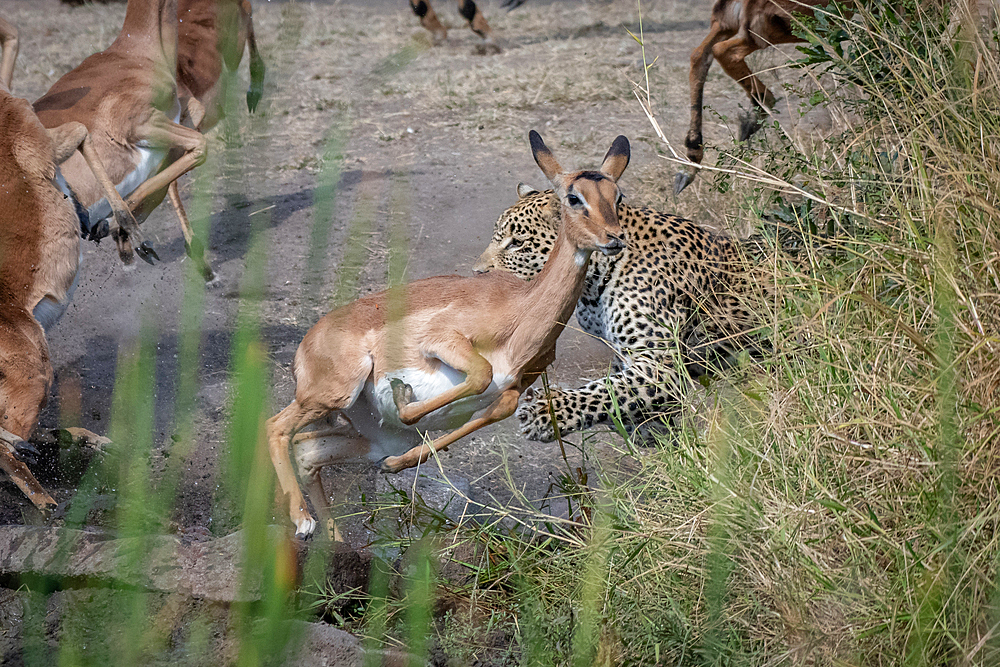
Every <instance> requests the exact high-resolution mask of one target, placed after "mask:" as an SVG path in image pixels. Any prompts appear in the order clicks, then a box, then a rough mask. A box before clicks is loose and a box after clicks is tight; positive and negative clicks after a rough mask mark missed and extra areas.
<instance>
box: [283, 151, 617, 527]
mask: <svg viewBox="0 0 1000 667" xmlns="http://www.w3.org/2000/svg"><path fill="white" fill-rule="evenodd" d="M531 145H532V150H533V153H534V155H535V161H536V162H537V163H538V165H539V167H541V169H542V171H543V172H544V173H545V175H546V176H547V177H548V178H549V180H550V181H551V182H552V183H553V185H554V186H555V187H556V190H557V192H559V196H560V198H561V200H562V201H563V203H564V207H563V220H562V226H561V229H560V233H559V237H558V239H557V241H556V243H555V247H554V248H553V250H552V254H551V255H550V258H549V261H548V262H547V263H546V265H545V267H544V268H543V269H542V271H541V273H540V274H539V275H538V277H537V278H536V279H535V280H533V281H532V282H530V283H524V282H522V281H520V280H518V279H516V278H514V277H512V276H509V275H505V274H502V273H488V274H484V275H480V276H475V277H471V278H463V277H458V276H441V277H437V278H427V279H425V280H419V281H416V282H414V283H410V284H408V285H406V286H404V287H402V288H399V290H398V291H394V292H383V293H381V294H377V295H373V296H369V297H366V298H363V299H359V300H358V301H355V302H354V303H352V304H349V305H347V306H344V307H343V308H339V309H338V310H335V311H333V312H332V313H330V314H328V315H327V316H326V317H324V318H323V319H321V320H320V321H319V322H318V323H317V324H316V326H314V327H313V328H312V329H310V330H309V333H307V334H306V336H305V338H304V339H303V341H302V344H301V345H300V346H299V349H298V351H297V352H296V355H295V366H294V374H295V379H296V391H295V400H294V401H292V403H291V404H290V405H289V406H288V407H286V408H285V409H284V410H282V411H281V412H280V413H279V414H278V415H276V416H275V417H273V418H272V419H270V420H269V421H268V441H269V446H270V450H271V459H272V461H273V463H274V467H275V470H276V471H277V473H278V481H279V482H280V485H281V489H282V491H283V492H284V493H285V494H286V495H287V496H288V499H289V505H290V508H289V509H290V515H291V519H292V521H293V522H294V523H295V525H296V529H297V532H298V533H300V534H309V533H311V532H312V530H313V528H314V526H315V521H314V519H313V518H312V517H311V516H310V514H309V512H308V511H307V510H306V508H305V500H304V498H303V496H302V492H301V489H300V488H299V485H298V483H297V482H296V480H295V474H294V472H293V471H292V467H291V461H290V459H289V447H290V445H291V442H292V438H293V437H294V435H295V433H296V432H297V431H299V430H300V429H302V428H303V427H305V426H307V425H309V424H311V423H313V422H316V421H318V420H320V419H324V418H327V417H329V416H330V415H331V414H334V413H337V412H338V411H341V410H344V409H347V408H349V407H351V406H352V405H353V403H354V402H355V401H356V400H357V396H358V393H359V391H360V389H361V388H362V387H363V386H364V385H365V384H366V383H372V384H377V383H379V381H380V380H383V379H386V378H387V375H389V374H390V373H391V372H393V371H397V370H401V369H416V370H421V371H425V372H434V371H436V370H437V369H438V368H440V366H441V364H442V363H444V364H447V365H448V366H450V367H451V368H453V369H455V370H457V371H459V372H460V373H464V374H465V380H464V381H462V382H460V383H459V384H457V385H455V386H453V387H451V388H450V389H447V390H445V391H444V392H443V393H441V394H439V395H438V396H434V397H431V398H427V399H425V400H422V401H416V402H410V401H409V400H406V399H401V398H399V397H395V394H394V397H395V402H396V407H397V410H398V416H399V420H400V421H401V422H402V423H403V424H408V425H413V424H418V425H419V421H420V419H422V418H423V417H425V416H426V415H428V414H430V413H432V412H434V411H435V410H438V409H440V408H442V407H444V406H446V405H448V404H450V403H452V402H454V401H457V400H460V399H462V398H466V397H470V396H474V395H478V394H482V393H483V392H484V391H486V389H487V388H488V387H489V386H490V384H491V382H493V381H494V380H495V378H494V373H495V372H496V373H498V374H501V375H504V376H506V377H507V378H508V380H507V382H508V384H505V385H503V386H500V387H498V388H497V391H498V392H499V397H498V398H496V399H495V400H494V402H493V403H492V404H490V405H489V406H488V407H487V408H485V410H484V411H483V412H482V413H480V414H479V415H478V416H475V417H473V418H471V419H470V420H469V421H468V422H466V423H465V424H464V425H462V426H460V427H459V428H457V429H456V430H454V431H451V432H450V433H448V434H447V435H444V436H442V437H440V438H438V439H437V440H435V441H433V442H432V443H430V444H429V445H422V446H417V447H414V448H413V449H411V450H410V451H408V452H406V453H404V454H402V455H400V456H389V457H388V458H386V459H385V461H384V462H383V465H382V469H383V470H385V471H387V472H398V471H399V470H402V469H404V468H408V467H412V466H415V465H418V464H419V463H421V462H423V461H424V460H426V459H427V458H428V457H429V456H430V455H431V453H432V452H434V451H437V450H439V449H442V448H444V447H446V446H448V445H449V444H451V443H452V442H454V441H455V440H457V439H458V438H460V437H462V436H464V435H467V434H468V433H471V432H472V431H474V430H476V429H478V428H481V427H482V426H485V425H487V424H490V423H493V422H495V421H499V420H501V419H505V418H506V417H508V416H510V415H511V414H513V412H514V410H515V409H516V407H517V397H518V396H519V395H520V394H521V392H523V391H524V390H525V389H526V388H527V387H528V386H529V385H530V384H531V383H532V382H534V380H535V379H536V377H537V375H538V373H540V372H541V371H542V370H544V368H545V366H546V365H547V364H548V363H550V362H551V361H552V359H553V358H554V357H555V343H556V339H557V338H558V336H559V334H560V333H561V332H562V329H563V327H564V326H565V324H566V321H567V320H568V319H569V317H570V316H571V315H572V313H573V309H574V308H575V307H576V302H577V299H579V297H580V292H581V290H582V289H583V280H584V277H585V275H586V272H587V263H588V261H589V259H590V254H591V252H593V250H595V249H602V250H604V251H605V252H609V253H610V252H617V251H619V250H621V249H622V248H623V245H622V243H621V241H620V238H619V237H620V235H621V228H620V227H619V226H618V217H617V214H616V213H615V206H614V205H613V202H617V201H618V200H619V199H620V195H621V193H620V191H619V190H618V186H617V185H616V181H617V180H618V177H619V176H621V173H622V171H624V169H625V167H626V166H627V164H628V152H629V148H628V141H627V140H626V139H625V138H624V137H619V138H618V139H616V141H615V143H614V144H613V146H612V148H611V150H610V151H608V155H607V156H606V157H605V160H604V165H603V167H602V172H603V175H601V176H600V178H594V174H595V172H574V173H564V172H563V170H562V168H561V167H560V166H559V163H558V162H556V160H555V158H554V157H553V156H552V153H551V152H550V151H549V150H548V148H546V147H545V145H544V143H542V140H541V138H540V137H539V136H538V134H537V133H534V132H532V133H531ZM571 202H572V203H571ZM394 308H395V309H396V310H397V311H398V314H397V315H396V316H394V317H393V316H390V315H389V313H394V312H396V311H394ZM491 396H492V394H491ZM351 446H352V452H357V451H358V447H359V442H358V439H357V437H356V436H355V437H353V438H352V440H351ZM360 448H361V449H362V451H363V450H364V443H363V442H360ZM339 458H341V457H340V456H339V455H334V456H330V457H329V459H328V462H332V461H334V460H338V459H339ZM318 467H319V466H314V468H315V470H316V474H315V476H314V478H313V480H312V482H311V488H313V489H317V488H321V485H319V483H318ZM317 492H318V491H317ZM314 502H315V503H317V507H319V508H322V507H324V506H325V495H324V496H322V497H314ZM320 503H322V504H320Z"/></svg>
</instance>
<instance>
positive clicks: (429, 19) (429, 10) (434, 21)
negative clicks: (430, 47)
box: [410, 0, 448, 44]
mask: <svg viewBox="0 0 1000 667" xmlns="http://www.w3.org/2000/svg"><path fill="white" fill-rule="evenodd" d="M410 8H412V9H413V13H414V14H416V15H417V16H418V17H419V18H420V25H422V26H423V27H424V28H426V29H427V30H429V31H430V33H431V37H432V39H433V40H434V43H435V44H440V43H441V42H443V41H444V40H446V39H447V38H448V29H447V28H445V27H444V26H443V25H441V21H440V20H438V17H437V13H435V11H434V8H433V7H431V6H430V4H428V2H427V0H410Z"/></svg>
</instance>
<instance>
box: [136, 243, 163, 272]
mask: <svg viewBox="0 0 1000 667" xmlns="http://www.w3.org/2000/svg"><path fill="white" fill-rule="evenodd" d="M135 254H137V255H139V259H141V260H142V261H144V262H146V263H147V264H149V265H150V266H152V265H153V260H156V261H157V262H159V261H160V256H159V255H157V254H156V251H155V250H153V246H151V245H149V244H148V243H146V242H145V241H143V242H142V243H140V244H139V247H138V248H136V249H135Z"/></svg>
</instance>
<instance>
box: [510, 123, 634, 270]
mask: <svg viewBox="0 0 1000 667" xmlns="http://www.w3.org/2000/svg"><path fill="white" fill-rule="evenodd" d="M528 139H529V140H530V141H531V152H532V154H533V155H534V156H535V162H537V163H538V166H539V167H540V168H541V170H542V173H543V174H545V177H546V178H548V179H549V182H550V183H552V186H553V187H554V188H555V191H556V195H557V196H558V197H559V203H560V204H561V205H562V227H561V233H562V234H566V235H567V236H568V238H569V240H570V241H571V242H573V243H574V244H575V245H576V247H577V249H579V250H600V251H601V252H603V253H604V254H605V255H616V254H618V253H619V252H621V251H622V250H624V248H625V243H624V242H623V241H622V235H623V234H622V228H621V227H619V226H618V203H619V202H620V201H621V198H622V193H621V190H619V189H618V179H619V178H620V177H621V175H622V172H624V171H625V167H627V166H628V161H629V145H628V139H626V138H625V137H624V136H621V135H619V136H618V138H617V139H615V141H614V143H612V144H611V148H610V149H609V150H608V154H607V155H605V156H604V162H603V163H602V164H601V170H600V171H572V172H565V171H563V168H562V167H560V166H559V163H558V162H556V159H555V157H553V155H552V151H550V150H549V148H548V146H546V145H545V142H543V141H542V138H541V137H540V136H539V135H538V133H537V132H535V131H534V130H532V131H531V132H530V133H529V134H528Z"/></svg>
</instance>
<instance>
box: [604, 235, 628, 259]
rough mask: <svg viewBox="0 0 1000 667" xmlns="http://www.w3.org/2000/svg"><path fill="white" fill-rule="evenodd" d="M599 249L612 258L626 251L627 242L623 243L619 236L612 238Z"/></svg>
mask: <svg viewBox="0 0 1000 667" xmlns="http://www.w3.org/2000/svg"><path fill="white" fill-rule="evenodd" d="M597 249H598V250H600V251H601V252H603V253H604V254H605V255H608V256H609V257H610V256H612V255H617V254H618V253H620V252H621V251H622V250H624V249H625V242H624V241H622V240H621V239H620V238H618V237H617V236H612V237H611V240H610V241H608V242H607V243H605V244H604V245H599V246H597Z"/></svg>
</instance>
